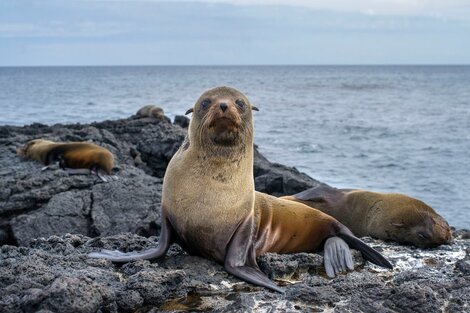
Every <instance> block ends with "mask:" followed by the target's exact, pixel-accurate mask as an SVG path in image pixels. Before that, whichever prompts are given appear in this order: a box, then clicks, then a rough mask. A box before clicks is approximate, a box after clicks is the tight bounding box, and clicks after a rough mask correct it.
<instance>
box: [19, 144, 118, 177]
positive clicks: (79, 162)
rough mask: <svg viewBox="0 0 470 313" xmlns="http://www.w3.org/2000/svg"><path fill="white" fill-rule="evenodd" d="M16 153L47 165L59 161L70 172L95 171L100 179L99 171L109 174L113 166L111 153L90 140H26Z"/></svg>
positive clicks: (83, 172)
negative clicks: (66, 141) (67, 141)
mask: <svg viewBox="0 0 470 313" xmlns="http://www.w3.org/2000/svg"><path fill="white" fill-rule="evenodd" d="M17 154H18V155H19V156H21V157H24V158H26V159H30V160H35V161H39V162H41V163H42V164H44V165H46V168H47V166H48V165H50V164H52V163H55V162H59V165H60V167H61V168H63V169H66V170H67V172H68V173H70V174H89V173H96V174H97V175H98V176H99V177H100V178H101V179H102V180H104V181H106V178H105V177H104V176H103V174H102V173H101V171H102V172H104V173H105V174H108V175H109V174H110V173H111V170H112V169H113V166H114V157H113V154H112V153H111V152H110V151H109V150H108V149H106V148H103V147H100V146H98V145H95V144H93V143H90V142H70V143H64V142H55V141H51V140H45V139H34V140H31V141H28V142H27V143H26V145H24V147H23V148H19V149H17Z"/></svg>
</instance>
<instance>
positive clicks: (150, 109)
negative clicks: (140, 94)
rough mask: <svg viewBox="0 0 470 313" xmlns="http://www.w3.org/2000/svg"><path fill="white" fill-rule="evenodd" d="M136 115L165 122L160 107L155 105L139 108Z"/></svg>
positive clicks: (163, 113)
mask: <svg viewBox="0 0 470 313" xmlns="http://www.w3.org/2000/svg"><path fill="white" fill-rule="evenodd" d="M136 115H137V116H138V117H152V118H156V119H157V120H165V119H166V117H165V112H163V109H162V108H160V107H157V106H156V105H153V104H149V105H145V106H143V107H141V108H140V109H139V110H138V111H137V113H136Z"/></svg>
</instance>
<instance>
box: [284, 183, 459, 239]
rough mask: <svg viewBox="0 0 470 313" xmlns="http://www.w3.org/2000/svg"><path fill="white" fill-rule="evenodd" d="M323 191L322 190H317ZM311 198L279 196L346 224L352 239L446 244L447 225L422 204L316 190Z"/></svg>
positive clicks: (388, 196)
mask: <svg viewBox="0 0 470 313" xmlns="http://www.w3.org/2000/svg"><path fill="white" fill-rule="evenodd" d="M321 190H323V191H321ZM311 197H312V198H311V199H310V200H307V199H305V197H301V198H302V199H298V198H296V195H294V196H287V197H283V198H284V199H287V200H292V201H297V202H300V203H303V204H306V205H308V206H310V207H312V208H316V209H319V210H321V211H322V212H325V213H327V214H329V215H331V216H333V217H335V218H336V219H338V221H340V222H341V223H343V224H344V225H346V226H347V227H348V228H349V229H351V231H352V232H353V233H354V234H355V235H356V236H371V237H374V238H379V239H383V240H393V241H396V242H399V243H409V244H413V245H415V246H418V247H434V246H438V245H440V244H445V243H448V242H449V241H450V240H451V231H450V227H449V225H448V224H447V222H446V221H445V220H444V219H443V218H442V217H441V216H440V215H439V214H437V213H436V212H435V211H434V210H433V209H432V208H431V207H430V206H428V205H427V204H426V203H424V202H422V201H420V200H417V199H414V198H411V197H408V196H406V195H403V194H396V193H390V194H387V193H377V192H371V191H365V190H342V189H335V188H331V187H320V189H318V192H315V191H313V192H312V194H311Z"/></svg>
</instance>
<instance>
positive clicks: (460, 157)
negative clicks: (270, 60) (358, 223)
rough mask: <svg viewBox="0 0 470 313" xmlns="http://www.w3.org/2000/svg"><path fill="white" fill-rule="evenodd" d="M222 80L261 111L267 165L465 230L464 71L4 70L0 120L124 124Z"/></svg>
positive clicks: (469, 193)
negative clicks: (375, 195) (422, 210)
mask: <svg viewBox="0 0 470 313" xmlns="http://www.w3.org/2000/svg"><path fill="white" fill-rule="evenodd" d="M219 85H228V86H233V87H235V88H238V89H240V90H241V91H243V92H244V93H245V94H246V95H247V96H248V97H249V99H250V100H251V101H252V102H253V103H254V104H255V105H256V106H258V107H259V109H260V111H259V112H254V116H255V143H256V144H257V145H258V146H259V149H260V151H261V152H262V153H263V154H264V155H265V156H266V157H267V158H268V159H269V160H271V161H274V162H278V163H282V164H286V165H290V166H295V167H296V168H297V169H299V170H300V171H303V172H305V173H307V174H308V175H310V176H312V177H314V178H315V179H318V180H320V181H322V182H325V183H328V184H330V185H332V186H335V187H347V188H361V189H369V190H374V191H381V192H400V193H405V194H408V195H410V196H412V197H416V198H419V199H421V200H423V201H425V202H426V203H428V204H429V205H431V206H432V207H434V208H435V209H436V210H437V211H438V213H440V214H441V215H442V216H444V217H445V218H446V219H447V220H448V221H449V223H450V224H451V225H452V226H456V227H457V228H470V179H469V173H470V154H469V153H470V66H207V67H206V66H137V67H133V66H117V67H0V108H1V115H0V124H1V125H26V124H30V123H33V122H39V123H44V124H54V123H76V122H80V123H88V122H92V121H101V120H105V119H117V118H125V117H128V116H130V115H132V114H134V113H135V112H136V111H137V110H138V109H139V108H140V107H141V106H143V105H146V104H156V105H159V106H161V107H162V108H163V109H164V110H165V112H166V114H167V115H168V116H170V117H171V118H173V117H174V116H175V115H182V114H184V112H185V111H186V109H188V108H189V107H191V106H192V105H193V103H194V101H195V100H196V99H197V98H198V97H199V95H200V94H201V93H202V92H203V91H204V90H205V89H208V88H210V87H214V86H219Z"/></svg>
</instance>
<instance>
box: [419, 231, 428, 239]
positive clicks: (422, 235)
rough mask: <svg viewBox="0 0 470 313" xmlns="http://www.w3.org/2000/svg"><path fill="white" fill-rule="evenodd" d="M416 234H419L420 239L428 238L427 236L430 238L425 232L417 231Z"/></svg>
mask: <svg viewBox="0 0 470 313" xmlns="http://www.w3.org/2000/svg"><path fill="white" fill-rule="evenodd" d="M418 236H419V237H420V238H421V239H429V238H430V236H428V235H427V234H425V233H422V232H419V233H418Z"/></svg>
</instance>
